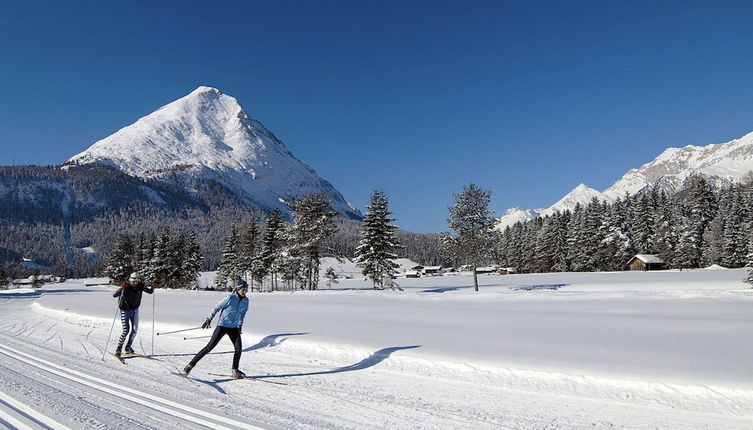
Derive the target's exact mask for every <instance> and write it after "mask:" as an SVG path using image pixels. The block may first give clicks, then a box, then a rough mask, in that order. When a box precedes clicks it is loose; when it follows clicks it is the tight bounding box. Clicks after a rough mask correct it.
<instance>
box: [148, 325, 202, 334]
mask: <svg viewBox="0 0 753 430" xmlns="http://www.w3.org/2000/svg"><path fill="white" fill-rule="evenodd" d="M200 328H201V327H191V328H184V329H183V330H174V331H165V332H162V333H157V336H159V335H162V334H172V333H180V332H182V331H189V330H197V329H200Z"/></svg>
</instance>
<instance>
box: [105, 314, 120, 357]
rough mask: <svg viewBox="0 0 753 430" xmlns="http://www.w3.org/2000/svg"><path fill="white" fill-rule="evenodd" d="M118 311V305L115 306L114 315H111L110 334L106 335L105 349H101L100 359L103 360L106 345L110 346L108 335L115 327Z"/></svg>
mask: <svg viewBox="0 0 753 430" xmlns="http://www.w3.org/2000/svg"><path fill="white" fill-rule="evenodd" d="M118 311H120V307H118V306H116V307H115V315H113V317H112V325H111V326H110V334H108V335H107V342H106V343H105V349H104V350H103V351H102V361H105V354H106V353H107V347H108V346H110V336H112V329H114V328H115V319H116V318H117V317H118Z"/></svg>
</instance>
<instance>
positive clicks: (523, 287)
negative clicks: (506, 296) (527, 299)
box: [513, 284, 570, 291]
mask: <svg viewBox="0 0 753 430" xmlns="http://www.w3.org/2000/svg"><path fill="white" fill-rule="evenodd" d="M568 285H570V284H538V285H520V286H518V287H516V288H513V290H514V291H536V290H559V289H560V288H562V287H566V286H568Z"/></svg>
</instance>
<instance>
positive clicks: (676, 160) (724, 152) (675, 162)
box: [495, 133, 753, 230]
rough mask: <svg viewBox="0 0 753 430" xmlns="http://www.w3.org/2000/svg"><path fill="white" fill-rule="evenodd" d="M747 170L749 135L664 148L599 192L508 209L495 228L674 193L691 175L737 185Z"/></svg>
mask: <svg viewBox="0 0 753 430" xmlns="http://www.w3.org/2000/svg"><path fill="white" fill-rule="evenodd" d="M751 171H753V133H749V134H747V135H745V136H743V137H741V138H739V139H735V140H732V141H730V142H726V143H718V144H711V145H705V146H693V145H688V146H685V147H683V148H668V149H667V150H665V151H664V152H662V153H661V154H660V155H659V156H658V157H656V158H655V159H654V160H653V161H651V162H649V163H646V164H644V165H643V166H641V167H639V168H637V169H631V170H629V171H628V172H627V173H626V174H625V175H624V176H623V177H622V178H620V179H619V180H617V182H615V183H614V184H613V185H612V186H611V187H609V188H607V189H606V190H604V191H603V192H599V191H597V190H594V189H593V188H589V187H587V186H585V185H584V184H580V185H578V186H577V187H575V188H574V189H573V190H572V191H570V192H569V193H568V194H567V195H566V196H565V197H563V198H562V199H560V200H559V201H558V202H557V203H555V204H553V205H552V206H550V207H548V208H546V209H543V210H542V209H529V210H524V209H520V208H513V209H509V210H508V211H507V212H506V213H505V215H503V216H501V217H499V218H498V219H497V223H496V224H495V228H497V229H498V230H504V229H505V227H507V226H512V225H514V224H515V223H516V222H518V221H525V220H528V219H534V218H537V217H539V216H547V215H551V214H553V213H554V212H555V211H560V212H563V211H565V210H567V209H570V210H572V209H573V208H574V207H575V205H576V204H577V203H580V204H581V205H584V204H587V203H588V202H589V201H591V199H593V198H594V197H595V198H597V199H598V200H605V201H607V202H613V201H615V200H617V199H620V198H623V197H625V195H626V194H627V195H634V194H637V193H639V192H641V191H642V190H643V189H645V188H647V187H652V186H658V187H659V188H661V189H663V190H664V191H667V192H669V193H675V192H677V191H680V190H681V189H682V188H683V185H684V184H685V182H686V181H687V179H688V178H689V177H690V176H692V175H704V176H705V177H706V178H707V179H708V180H709V181H710V182H711V183H712V184H713V185H714V186H716V187H717V188H720V187H722V186H725V185H728V184H730V183H732V182H740V181H741V180H742V179H743V178H745V177H746V175H748V174H749V173H750V172H751ZM520 213H526V217H524V218H521V217H520Z"/></svg>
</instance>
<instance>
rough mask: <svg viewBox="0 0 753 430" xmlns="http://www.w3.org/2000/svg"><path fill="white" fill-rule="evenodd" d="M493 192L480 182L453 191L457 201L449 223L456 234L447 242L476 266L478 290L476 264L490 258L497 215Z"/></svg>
mask: <svg viewBox="0 0 753 430" xmlns="http://www.w3.org/2000/svg"><path fill="white" fill-rule="evenodd" d="M491 196H492V193H491V191H489V190H483V189H481V188H479V187H478V186H477V185H476V184H469V185H468V186H466V187H463V191H462V192H461V193H460V194H453V201H454V204H453V205H452V206H450V207H449V208H448V209H449V211H450V217H449V219H448V220H447V223H448V225H449V227H450V229H451V230H453V231H454V233H455V235H453V236H449V237H448V240H447V246H449V247H451V248H454V249H455V250H456V253H457V255H458V256H460V257H461V258H462V260H463V262H464V263H466V264H470V265H471V267H472V269H473V285H474V288H475V290H476V291H478V275H477V273H476V267H478V266H479V265H480V264H483V263H484V262H486V261H488V258H489V252H488V250H489V247H490V238H491V231H492V229H493V227H494V219H493V218H492V217H491V215H492V214H493V213H494V211H491V210H489V203H490V202H491Z"/></svg>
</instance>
